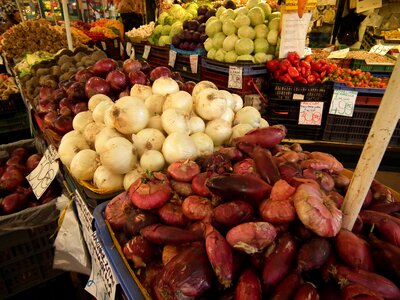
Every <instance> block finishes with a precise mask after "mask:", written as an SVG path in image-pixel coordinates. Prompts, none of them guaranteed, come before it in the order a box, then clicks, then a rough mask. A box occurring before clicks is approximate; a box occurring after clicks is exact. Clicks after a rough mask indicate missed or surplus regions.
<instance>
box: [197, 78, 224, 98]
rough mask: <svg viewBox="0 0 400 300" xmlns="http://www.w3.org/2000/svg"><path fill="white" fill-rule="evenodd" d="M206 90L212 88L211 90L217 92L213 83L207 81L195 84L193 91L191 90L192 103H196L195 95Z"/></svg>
mask: <svg viewBox="0 0 400 300" xmlns="http://www.w3.org/2000/svg"><path fill="white" fill-rule="evenodd" d="M207 88H212V89H216V90H218V88H217V86H216V85H215V84H214V83H213V82H211V81H208V80H203V81H200V82H199V83H197V84H196V85H195V86H194V88H193V90H192V97H193V102H196V99H197V95H198V94H199V93H200V92H201V91H202V90H204V89H207Z"/></svg>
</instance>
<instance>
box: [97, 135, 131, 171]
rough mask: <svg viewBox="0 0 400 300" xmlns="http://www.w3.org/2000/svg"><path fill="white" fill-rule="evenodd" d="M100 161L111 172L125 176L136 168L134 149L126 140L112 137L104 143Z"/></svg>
mask: <svg viewBox="0 0 400 300" xmlns="http://www.w3.org/2000/svg"><path fill="white" fill-rule="evenodd" d="M100 161H101V164H102V165H103V166H105V167H106V168H108V169H109V170H110V171H111V172H114V173H116V174H125V173H127V172H129V171H130V170H132V169H133V168H134V167H135V166H136V163H137V154H136V148H135V146H134V145H133V144H132V143H131V142H130V141H128V140H127V139H126V138H123V137H114V138H112V139H110V140H108V141H107V142H106V143H105V145H104V148H103V150H102V152H101V153H100Z"/></svg>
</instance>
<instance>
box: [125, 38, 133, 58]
mask: <svg viewBox="0 0 400 300" xmlns="http://www.w3.org/2000/svg"><path fill="white" fill-rule="evenodd" d="M125 50H126V54H128V56H129V57H131V54H132V43H131V42H127V43H126V48H125Z"/></svg>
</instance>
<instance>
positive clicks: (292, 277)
mask: <svg viewBox="0 0 400 300" xmlns="http://www.w3.org/2000/svg"><path fill="white" fill-rule="evenodd" d="M301 282H302V279H301V276H300V274H299V273H297V272H293V273H291V274H289V275H288V276H287V277H286V278H285V279H283V280H282V281H281V282H279V284H278V285H277V286H276V288H275V289H274V292H273V294H272V295H271V300H292V299H293V297H294V296H295V295H296V291H297V289H298V288H299V287H300V284H301Z"/></svg>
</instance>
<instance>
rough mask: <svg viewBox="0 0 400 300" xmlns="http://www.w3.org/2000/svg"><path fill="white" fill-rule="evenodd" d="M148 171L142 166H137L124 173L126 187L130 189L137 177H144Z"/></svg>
mask: <svg viewBox="0 0 400 300" xmlns="http://www.w3.org/2000/svg"><path fill="white" fill-rule="evenodd" d="M144 174H146V172H145V171H144V170H143V169H142V168H141V167H137V168H135V169H133V170H131V171H129V172H128V173H126V174H125V175H124V189H125V190H129V188H130V186H131V185H132V183H134V182H135V181H136V179H138V178H140V177H142V176H143V175H144Z"/></svg>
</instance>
